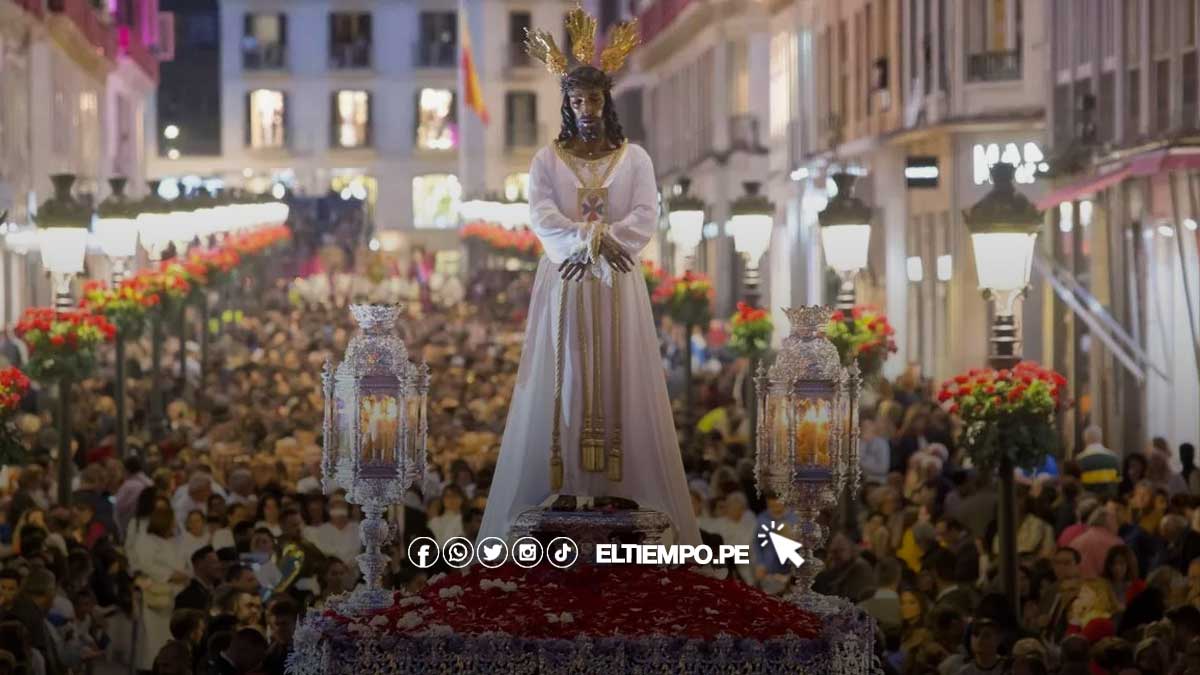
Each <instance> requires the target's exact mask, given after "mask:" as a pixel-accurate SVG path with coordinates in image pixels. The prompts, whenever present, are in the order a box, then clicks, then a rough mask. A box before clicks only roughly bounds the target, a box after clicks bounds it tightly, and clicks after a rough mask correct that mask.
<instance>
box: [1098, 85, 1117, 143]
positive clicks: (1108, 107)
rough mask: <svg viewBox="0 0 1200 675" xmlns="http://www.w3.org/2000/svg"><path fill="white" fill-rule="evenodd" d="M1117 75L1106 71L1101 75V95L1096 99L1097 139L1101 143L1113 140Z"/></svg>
mask: <svg viewBox="0 0 1200 675" xmlns="http://www.w3.org/2000/svg"><path fill="white" fill-rule="evenodd" d="M1116 91H1117V76H1116V74H1115V73H1111V72H1108V73H1104V74H1103V75H1101V76H1100V96H1099V97H1097V99H1096V134H1097V136H1096V139H1097V140H1098V141H1100V142H1101V143H1106V142H1109V141H1111V140H1113V138H1114V136H1115V133H1116V129H1115V128H1114V126H1115V122H1114V119H1113V118H1114V111H1115V110H1116V100H1115V99H1116V97H1117V94H1116Z"/></svg>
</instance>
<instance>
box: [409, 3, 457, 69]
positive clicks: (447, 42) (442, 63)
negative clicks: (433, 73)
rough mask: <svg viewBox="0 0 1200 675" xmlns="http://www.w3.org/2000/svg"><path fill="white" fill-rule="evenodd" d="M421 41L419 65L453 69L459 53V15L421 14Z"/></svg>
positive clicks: (452, 13)
mask: <svg viewBox="0 0 1200 675" xmlns="http://www.w3.org/2000/svg"><path fill="white" fill-rule="evenodd" d="M420 35H421V39H420V41H419V42H418V43H417V59H416V60H417V65H418V66H420V67H422V68H453V67H454V65H455V57H456V55H457V51H458V15H457V14H456V13H455V12H421V33H420Z"/></svg>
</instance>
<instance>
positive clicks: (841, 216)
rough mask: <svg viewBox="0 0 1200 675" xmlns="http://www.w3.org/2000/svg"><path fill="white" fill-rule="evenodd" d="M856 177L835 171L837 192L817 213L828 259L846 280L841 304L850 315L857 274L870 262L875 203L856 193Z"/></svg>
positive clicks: (842, 279)
mask: <svg viewBox="0 0 1200 675" xmlns="http://www.w3.org/2000/svg"><path fill="white" fill-rule="evenodd" d="M856 180H857V177H856V176H854V175H853V174H849V173H835V174H834V175H833V182H834V184H835V185H837V194H836V195H834V197H833V199H830V200H829V203H828V205H826V207H825V210H823V211H821V213H819V214H818V215H817V219H818V221H819V222H820V225H821V248H822V250H823V251H824V253H825V263H826V264H828V265H829V266H830V267H832V268H833V271H834V272H837V275H838V278H839V279H841V282H842V283H841V287H840V288H839V289H838V296H837V308H838V309H840V310H842V311H843V312H845V313H846V316H850V310H851V309H853V308H854V302H855V298H854V277H855V276H857V275H858V271H859V270H861V269H862V268H864V267H866V266H867V253H868V251H869V250H870V245H871V207H869V206H867V205H866V204H865V203H864V202H863V201H862V200H861V199H859V198H858V197H855V196H854V183H855V181H856Z"/></svg>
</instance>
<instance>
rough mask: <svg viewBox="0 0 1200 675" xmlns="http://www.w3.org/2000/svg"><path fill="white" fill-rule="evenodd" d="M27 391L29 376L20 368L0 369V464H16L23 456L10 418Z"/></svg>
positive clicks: (22, 450)
mask: <svg viewBox="0 0 1200 675" xmlns="http://www.w3.org/2000/svg"><path fill="white" fill-rule="evenodd" d="M28 391H29V378H28V377H26V376H25V373H23V372H21V370H20V369H18V368H4V369H0V464H17V463H19V462H21V461H22V460H23V459H24V457H25V448H24V447H23V446H22V445H21V442H20V440H19V439H18V438H17V434H16V430H14V429H13V426H12V424H13V422H12V419H13V417H14V416H15V415H16V413H17V410H18V409H19V408H20V405H21V399H22V398H24V397H25V394H26V392H28Z"/></svg>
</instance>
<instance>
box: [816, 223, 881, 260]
mask: <svg viewBox="0 0 1200 675" xmlns="http://www.w3.org/2000/svg"><path fill="white" fill-rule="evenodd" d="M870 247H871V226H870V225H865V224H864V225H830V226H828V227H823V228H821V248H822V249H823V250H824V251H825V262H826V263H828V264H829V266H830V267H832V268H833V270H834V271H835V272H854V271H856V270H860V269H862V268H864V267H866V266H867V252H868V251H869V250H870Z"/></svg>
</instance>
